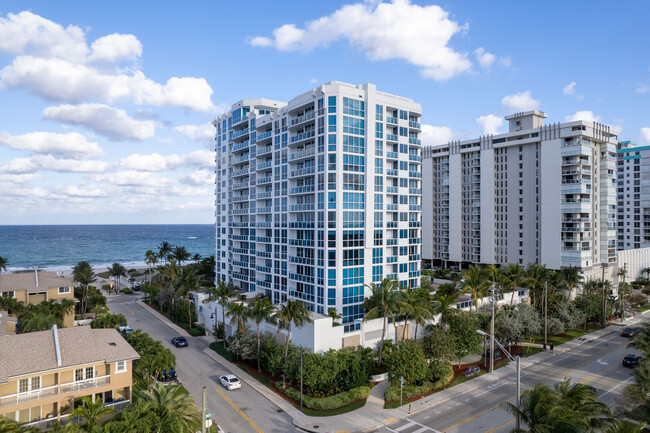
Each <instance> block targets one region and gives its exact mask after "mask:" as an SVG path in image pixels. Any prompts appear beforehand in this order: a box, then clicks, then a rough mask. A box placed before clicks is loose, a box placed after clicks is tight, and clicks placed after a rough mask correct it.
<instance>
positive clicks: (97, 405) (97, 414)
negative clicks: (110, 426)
mask: <svg viewBox="0 0 650 433" xmlns="http://www.w3.org/2000/svg"><path fill="white" fill-rule="evenodd" d="M81 400H82V401H83V404H82V405H81V406H77V407H76V408H75V409H74V410H73V411H72V414H70V416H72V417H75V416H78V417H81V418H83V419H85V420H86V424H85V425H84V430H85V431H87V432H88V433H92V432H93V430H94V429H95V426H96V425H97V422H98V421H99V419H100V418H101V417H103V416H104V415H110V414H112V413H113V412H115V411H114V410H113V408H112V407H107V406H105V405H104V402H103V401H102V399H101V398H96V399H95V401H93V400H92V399H91V398H90V397H81Z"/></svg>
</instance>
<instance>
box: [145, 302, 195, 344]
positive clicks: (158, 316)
mask: <svg viewBox="0 0 650 433" xmlns="http://www.w3.org/2000/svg"><path fill="white" fill-rule="evenodd" d="M135 302H136V303H137V304H139V305H140V306H141V307H142V309H144V310H146V311H148V312H149V313H150V314H151V315H152V316H154V317H155V318H156V319H158V320H160V321H161V322H162V323H164V324H165V325H167V326H168V327H169V328H170V329H172V330H173V331H175V332H176V333H178V335H182V336H184V337H191V335H190V334H189V333H188V332H187V331H186V330H184V329H183V328H181V327H180V326H178V325H176V324H174V323H172V322H171V321H170V320H169V319H168V318H166V317H165V316H163V315H162V314H160V313H159V312H157V311H156V310H154V309H153V308H151V307H150V306H148V305H147V304H145V303H144V302H142V299H136V301H135Z"/></svg>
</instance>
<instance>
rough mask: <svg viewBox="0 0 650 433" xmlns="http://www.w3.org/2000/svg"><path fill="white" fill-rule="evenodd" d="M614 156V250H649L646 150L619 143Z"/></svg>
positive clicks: (648, 162)
mask: <svg viewBox="0 0 650 433" xmlns="http://www.w3.org/2000/svg"><path fill="white" fill-rule="evenodd" d="M616 155H617V161H616V164H617V180H616V197H617V209H618V213H617V232H616V242H617V244H616V245H617V248H618V250H619V251H620V250H630V249H639V248H648V247H650V146H639V145H637V144H636V143H634V142H632V141H621V142H620V143H619V144H618V147H617V150H616ZM649 264H650V263H649Z"/></svg>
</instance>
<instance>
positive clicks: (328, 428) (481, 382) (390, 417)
mask: <svg viewBox="0 0 650 433" xmlns="http://www.w3.org/2000/svg"><path fill="white" fill-rule="evenodd" d="M137 302H142V301H141V300H138V301H137ZM145 307H146V310H147V311H149V312H150V313H151V314H153V315H154V316H156V317H157V318H158V319H159V320H160V321H161V322H162V323H164V324H166V325H167V326H169V327H170V328H172V329H174V330H175V331H177V332H178V333H179V334H180V335H185V336H187V335H188V334H187V332H185V330H183V329H182V328H180V327H178V326H176V325H175V324H173V323H172V322H171V321H169V319H167V318H166V317H165V316H163V315H162V314H160V313H158V312H157V311H155V310H153V309H151V308H150V307H148V306H145ZM648 314H650V310H648ZM640 318H641V315H637V316H636V317H634V318H628V319H627V320H626V321H625V322H623V325H628V324H630V322H636V321H637V319H640ZM618 325H619V326H620V325H621V323H620V322H619V323H618ZM611 332H618V330H612V329H611V328H609V327H606V328H604V329H599V330H597V331H594V332H592V333H589V334H585V335H584V336H583V337H580V338H577V339H574V340H572V341H568V342H566V343H564V344H561V345H560V346H556V347H555V350H554V351H553V352H550V351H546V352H540V353H538V354H535V355H532V356H530V357H528V358H522V359H521V368H522V369H524V368H527V367H530V366H532V365H534V364H537V363H540V362H545V361H546V360H548V359H549V358H552V357H554V356H557V355H558V354H562V353H565V352H568V351H570V350H572V349H575V348H576V347H578V346H581V345H583V344H585V343H588V342H590V341H593V340H596V339H598V338H600V337H603V336H605V335H607V334H609V333H611ZM195 338H203V339H205V340H206V341H207V342H208V343H211V342H213V338H212V337H209V336H205V337H195ZM203 352H204V353H205V354H207V355H208V356H209V357H211V358H212V359H214V360H215V361H216V362H218V363H219V364H221V365H222V366H223V367H225V368H226V369H228V370H230V371H231V372H232V373H234V374H236V375H237V376H238V377H239V378H240V379H241V380H242V381H243V382H245V383H246V384H247V385H249V386H250V387H251V388H253V389H255V390H256V391H257V392H259V393H260V394H262V395H263V396H264V397H266V398H267V399H268V400H269V401H270V402H271V403H273V404H274V405H275V406H277V407H278V408H279V409H281V410H282V411H284V412H285V413H286V414H287V415H289V416H290V417H291V418H292V422H293V424H294V425H295V426H296V427H298V428H300V429H302V430H304V431H308V432H327V433H350V432H365V431H372V430H376V429H379V428H381V427H383V426H386V425H388V424H389V423H392V422H395V421H397V420H399V419H402V418H406V417H407V416H409V415H412V414H414V413H418V412H421V411H424V410H428V409H430V408H431V407H433V406H436V405H439V404H441V403H444V402H446V401H448V400H452V399H455V398H457V397H459V396H461V395H463V394H467V393H469V392H471V391H473V390H475V389H477V388H485V389H487V386H488V384H490V383H492V382H500V381H503V380H508V378H509V377H511V376H512V375H513V374H515V366H514V364H510V365H508V366H506V367H503V368H500V369H498V370H495V371H494V372H493V373H491V374H484V375H482V376H478V377H477V378H475V379H472V380H468V381H467V382H463V383H461V384H459V385H456V386H454V387H452V388H449V389H447V390H444V391H440V392H437V393H435V394H432V395H430V396H428V397H425V398H422V399H420V400H417V401H415V402H413V404H412V405H411V411H410V412H409V405H408V404H406V405H404V406H402V407H399V408H396V409H384V392H385V391H386V389H387V388H388V386H389V385H390V384H389V383H388V382H381V383H378V384H377V385H376V386H375V387H374V388H372V390H371V391H370V396H369V397H368V400H367V402H366V404H365V406H363V407H362V408H359V409H357V410H355V411H352V412H348V413H345V414H342V415H335V416H329V417H313V416H308V415H305V414H304V413H302V412H301V411H300V410H299V409H297V408H295V407H294V406H293V405H292V404H291V403H289V402H288V401H286V400H285V399H283V398H282V397H280V396H279V395H278V394H276V393H275V392H274V391H272V390H270V389H269V388H267V387H266V386H264V385H263V384H262V383H261V382H259V381H258V380H257V379H255V378H254V377H252V376H251V375H249V374H248V373H246V372H245V371H244V370H242V369H241V368H239V367H238V366H237V365H235V364H233V363H231V362H229V361H228V360H226V359H225V358H223V357H222V356H221V355H219V354H218V353H216V352H214V351H213V350H211V349H209V348H208V349H205V350H204V351H203Z"/></svg>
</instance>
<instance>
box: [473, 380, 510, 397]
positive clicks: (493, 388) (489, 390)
mask: <svg viewBox="0 0 650 433" xmlns="http://www.w3.org/2000/svg"><path fill="white" fill-rule="evenodd" d="M503 385H506V383H504V382H501V383H499V384H497V386H493V387H492V388H490V389H488V390H487V391H483V392H481V393H480V394H476V395H475V396H474V397H480V396H482V395H483V394H487V393H488V392H492V391H494V390H495V389H497V388H498V387H500V386H503ZM465 401H467V400H465Z"/></svg>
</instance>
